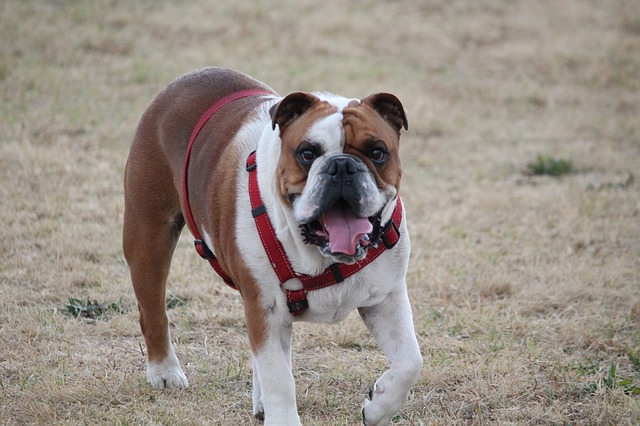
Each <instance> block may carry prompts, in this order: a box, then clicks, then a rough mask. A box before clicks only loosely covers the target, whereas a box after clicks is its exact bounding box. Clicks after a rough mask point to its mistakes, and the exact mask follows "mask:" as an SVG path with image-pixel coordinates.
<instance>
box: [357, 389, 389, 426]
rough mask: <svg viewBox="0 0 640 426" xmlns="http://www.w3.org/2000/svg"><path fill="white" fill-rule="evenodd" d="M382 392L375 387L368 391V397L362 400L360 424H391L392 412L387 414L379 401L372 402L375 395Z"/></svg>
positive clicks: (376, 425)
mask: <svg viewBox="0 0 640 426" xmlns="http://www.w3.org/2000/svg"><path fill="white" fill-rule="evenodd" d="M382 392H384V390H383V389H380V388H378V387H376V388H375V389H371V390H369V395H367V398H366V399H365V400H364V406H363V407H362V424H364V425H365V426H385V425H388V424H390V423H391V418H392V417H393V414H394V411H391V412H389V410H388V408H385V407H384V406H383V404H380V403H379V401H377V402H376V401H374V397H375V396H376V394H380V393H382Z"/></svg>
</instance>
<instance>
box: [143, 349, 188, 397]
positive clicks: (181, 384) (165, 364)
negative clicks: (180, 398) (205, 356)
mask: <svg viewBox="0 0 640 426" xmlns="http://www.w3.org/2000/svg"><path fill="white" fill-rule="evenodd" d="M147 380H148V381H149V384H150V385H151V386H152V387H154V388H157V389H164V388H180V389H184V388H188V387H189V381H188V380H187V376H185V375H184V373H183V372H182V368H180V363H179V362H178V359H177V358H175V355H174V356H173V357H171V356H167V357H166V358H165V359H164V360H163V361H162V362H154V363H149V365H148V366H147Z"/></svg>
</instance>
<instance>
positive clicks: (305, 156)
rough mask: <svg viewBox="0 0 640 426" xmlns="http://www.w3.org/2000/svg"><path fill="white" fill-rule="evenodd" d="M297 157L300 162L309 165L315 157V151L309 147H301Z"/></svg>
mask: <svg viewBox="0 0 640 426" xmlns="http://www.w3.org/2000/svg"><path fill="white" fill-rule="evenodd" d="M298 158H299V159H300V162H301V163H302V164H305V165H309V164H311V163H313V160H315V159H316V153H315V151H313V150H311V149H303V150H302V151H300V152H299V153H298Z"/></svg>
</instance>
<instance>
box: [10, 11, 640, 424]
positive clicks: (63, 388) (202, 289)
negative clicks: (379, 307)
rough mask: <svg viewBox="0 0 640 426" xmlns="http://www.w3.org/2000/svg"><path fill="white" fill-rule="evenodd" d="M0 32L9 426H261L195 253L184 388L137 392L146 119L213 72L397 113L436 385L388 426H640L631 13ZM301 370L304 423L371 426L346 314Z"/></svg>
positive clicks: (180, 260)
mask: <svg viewBox="0 0 640 426" xmlns="http://www.w3.org/2000/svg"><path fill="white" fill-rule="evenodd" d="M0 28H1V30H0V34H1V35H2V38H1V39H2V42H1V43H0V224H1V226H0V292H2V297H1V298H0V423H2V424H8V425H9V424H42V423H47V424H49V423H51V424H78V423H97V424H180V425H182V424H231V423H232V422H234V423H236V424H258V422H257V421H254V420H253V419H252V416H251V363H250V358H249V349H248V343H247V338H246V332H245V328H244V324H243V319H242V307H241V303H240V299H239V296H238V294H237V293H235V292H234V291H232V290H230V289H228V288H226V286H224V284H222V283H221V282H220V280H219V279H218V278H217V276H216V275H214V274H213V272H212V271H211V270H210V268H209V267H208V264H207V263H206V262H203V261H202V260H201V259H200V258H198V257H197V255H196V254H195V252H194V251H193V249H192V247H191V240H190V236H189V235H188V232H186V231H185V232H184V233H183V236H182V238H181V241H180V243H179V247H178V250H177V253H176V256H175V258H174V263H173V269H172V273H171V278H170V285H169V287H170V298H169V302H170V304H171V306H172V309H171V310H170V318H171V321H172V334H173V338H174V340H175V342H176V343H177V352H178V356H179V357H180V359H181V360H182V362H183V366H184V367H185V370H186V373H187V375H188V376H189V378H190V381H191V388H190V389H188V390H186V391H157V390H153V389H150V388H149V386H148V385H147V384H146V379H145V373H144V368H145V359H144V351H145V348H144V342H143V339H142V337H141V334H140V330H139V326H138V324H137V309H136V304H135V299H134V296H133V292H132V290H131V285H130V282H129V277H128V271H127V267H126V263H125V262H124V258H123V255H122V249H121V243H120V241H121V223H122V210H123V194H122V174H123V168H124V162H125V159H126V156H127V152H128V146H129V143H130V141H131V139H132V136H133V132H134V129H135V126H136V122H137V119H138V117H139V116H140V114H141V113H142V111H143V110H144V108H145V106H146V105H147V103H148V102H149V101H150V100H151V99H152V98H153V96H155V94H157V93H158V92H159V91H160V90H162V89H163V88H164V87H165V86H166V85H167V84H168V83H170V82H171V81H172V80H173V79H174V78H176V77H177V76H179V75H181V74H183V73H185V72H188V71H190V70H192V69H194V68H197V67H200V66H206V65H218V66H225V67H230V68H236V69H239V70H241V71H244V72H246V73H248V74H251V75H252V76H254V77H256V78H258V79H260V80H262V81H265V82H266V83H267V84H269V85H270V86H271V87H273V88H274V89H276V90H277V91H278V92H280V93H282V94H286V93H288V92H291V91H297V90H327V91H333V92H337V93H340V94H343V95H346V96H349V97H365V96H367V95H369V94H371V93H374V92H378V91H388V92H392V93H394V94H396V95H397V96H398V97H399V98H400V99H401V100H402V102H403V103H404V105H405V106H406V108H407V110H408V113H409V132H408V133H406V134H404V135H403V136H402V142H401V145H402V146H401V151H402V158H403V165H404V175H403V183H402V188H401V193H402V196H403V199H404V201H405V204H406V206H407V212H408V216H409V221H410V232H411V238H412V249H413V252H412V257H411V263H410V268H409V276H408V283H409V284H408V285H409V293H410V297H411V301H412V305H413V310H414V320H415V325H416V331H417V334H418V340H419V343H420V346H421V349H422V352H423V355H424V357H425V367H424V369H423V372H422V375H421V377H420V378H419V380H418V383H417V385H416V386H415V387H414V389H413V390H412V392H411V394H410V397H409V400H408V401H407V403H406V404H405V406H404V407H403V410H402V412H401V413H399V414H398V416H397V417H396V418H395V420H394V423H395V424H402V425H427V424H429V425H432V424H438V425H448V424H505V423H512V424H545V425H556V424H557V425H559V424H611V425H614V424H615V425H618V424H623V425H624V424H628V425H633V424H638V423H640V396H639V395H638V394H637V393H638V392H640V184H639V183H638V178H639V176H638V173H639V170H640V169H639V167H638V166H639V164H640V8H638V7H637V4H636V3H635V2H634V1H632V0H628V1H624V0H620V1H616V2H592V1H583V0H567V1H563V2H554V1H551V0H543V1H537V2H530V1H526V0H515V1H507V0H489V1H486V2H473V1H463V0H459V1H452V2H450V1H446V0H435V1H430V2H421V1H417V0H413V1H411V0H401V1H396V2H392V1H384V0H358V1H352V2H348V3H347V2H344V3H338V2H317V1H312V0H301V1H298V2H295V3H290V2H279V1H275V0H269V1H263V2H251V1H245V0H241V1H235V2H214V1H204V0H194V1H191V2H178V1H173V0H163V1H152V0H142V1H138V2H127V1H123V0H110V1H104V2H91V1H88V0H79V1H70V0H57V1H44V0H25V1H13V0H9V1H6V2H3V3H2V4H1V5H0ZM554 161H555V162H556V163H557V162H561V161H565V162H566V163H569V164H570V170H569V173H566V174H562V175H561V176H553V171H554V170H555V169H553V168H552V169H551V170H542V173H541V174H534V173H533V168H532V167H530V165H533V164H534V163H545V164H548V163H553V162H554ZM70 299H77V300H75V301H70ZM92 302H96V303H97V305H93V306H91V303H92ZM70 305H74V306H76V309H75V310H74V309H69V306H70ZM82 308H85V309H91V308H93V309H94V310H93V311H91V312H79V310H80V309H82ZM70 310H71V311H74V312H75V313H76V314H77V313H80V314H81V315H80V316H79V317H78V318H76V317H75V316H74V315H72V313H71V312H70ZM294 354H295V355H294V376H295V378H296V382H297V395H298V403H299V410H300V413H301V415H302V419H303V422H304V423H305V424H317V425H326V424H345V425H351V424H358V423H359V422H360V408H361V404H362V401H363V399H364V397H365V395H366V394H367V392H368V390H369V388H370V386H371V385H372V384H373V381H374V380H375V378H376V377H377V376H378V375H379V374H380V373H381V371H383V370H384V369H385V368H386V364H385V360H384V358H383V357H382V355H381V353H380V351H379V349H378V348H377V346H376V344H375V342H374V341H373V340H372V339H371V337H370V336H369V335H368V333H367V331H366V330H365V328H364V326H363V325H362V324H361V323H360V321H359V319H358V318H357V315H352V316H350V317H349V318H348V319H347V320H346V321H344V322H342V323H341V324H339V325H336V326H317V325H307V324H303V325H300V326H298V327H295V336H294Z"/></svg>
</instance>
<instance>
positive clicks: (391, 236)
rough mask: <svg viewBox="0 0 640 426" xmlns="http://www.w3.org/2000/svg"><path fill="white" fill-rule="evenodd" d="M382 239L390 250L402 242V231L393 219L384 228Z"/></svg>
mask: <svg viewBox="0 0 640 426" xmlns="http://www.w3.org/2000/svg"><path fill="white" fill-rule="evenodd" d="M391 228H393V231H391ZM390 231H391V232H390ZM380 239H381V240H382V243H383V244H384V246H385V247H386V248H387V249H389V250H390V249H392V248H394V247H395V246H396V244H398V241H400V229H399V228H398V225H396V223H395V222H394V221H393V219H391V220H389V223H388V224H387V225H386V226H385V227H384V232H383V233H382V235H380Z"/></svg>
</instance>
